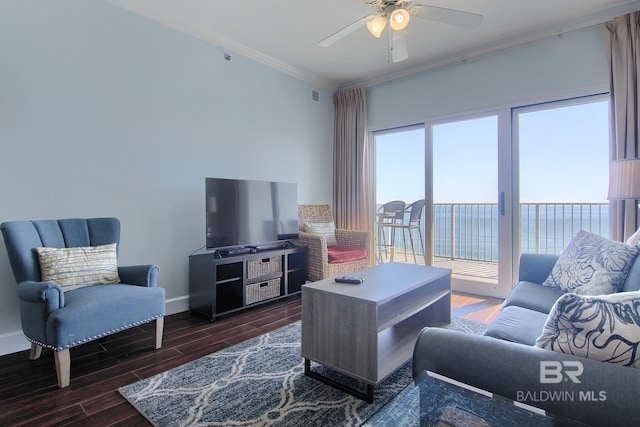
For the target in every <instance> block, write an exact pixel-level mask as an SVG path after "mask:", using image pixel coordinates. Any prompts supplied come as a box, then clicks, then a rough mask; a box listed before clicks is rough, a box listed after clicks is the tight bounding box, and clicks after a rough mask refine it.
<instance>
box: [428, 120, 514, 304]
mask: <svg viewBox="0 0 640 427" xmlns="http://www.w3.org/2000/svg"><path fill="white" fill-rule="evenodd" d="M492 116H495V117H496V119H497V127H498V129H497V133H498V140H497V144H498V146H497V147H496V149H497V153H498V159H497V161H498V188H496V189H495V191H496V193H497V197H496V200H498V204H499V211H500V213H499V215H498V281H497V283H483V282H482V281H480V280H471V279H464V278H459V277H452V280H451V285H452V289H453V290H455V291H459V292H464V293H471V294H476V295H484V296H490V297H497V298H504V297H506V296H507V295H508V294H509V292H510V291H511V287H512V284H513V265H514V264H513V257H512V253H513V250H512V249H513V238H512V235H511V231H512V230H513V221H514V218H513V214H514V210H513V202H512V200H513V196H512V195H513V191H514V187H513V183H512V176H513V173H512V163H511V160H512V147H511V111H510V109H508V108H503V109H498V110H484V111H479V112H476V113H466V114H456V115H451V116H447V117H444V118H439V119H437V120H429V121H426V122H425V192H426V194H425V200H426V202H427V205H426V207H425V215H426V218H425V223H426V224H429V225H430V226H429V227H426V229H425V246H426V247H425V258H426V262H427V265H432V264H433V256H434V252H433V247H434V234H435V233H434V229H433V224H434V218H433V206H434V192H433V191H434V190H433V161H434V159H433V127H434V126H437V125H442V124H449V123H455V122H462V121H467V120H473V119H480V118H486V117H492Z"/></svg>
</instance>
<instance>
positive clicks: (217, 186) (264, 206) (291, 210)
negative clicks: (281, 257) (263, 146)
mask: <svg viewBox="0 0 640 427" xmlns="http://www.w3.org/2000/svg"><path fill="white" fill-rule="evenodd" d="M205 187H206V215H207V219H206V227H207V249H222V248H240V247H243V248H249V247H258V248H259V247H266V246H271V245H274V244H277V243H284V242H285V241H288V240H291V239H296V238H297V237H298V185H297V184H295V183H290V182H270V181H252V180H243V179H226V178H206V179H205Z"/></svg>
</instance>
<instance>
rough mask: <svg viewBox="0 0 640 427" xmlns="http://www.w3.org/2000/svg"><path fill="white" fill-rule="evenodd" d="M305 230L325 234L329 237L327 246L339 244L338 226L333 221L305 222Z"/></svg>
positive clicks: (319, 234)
mask: <svg viewBox="0 0 640 427" xmlns="http://www.w3.org/2000/svg"><path fill="white" fill-rule="evenodd" d="M304 232H305V233H309V234H315V235H317V236H324V238H325V239H327V246H338V241H337V240H336V226H335V224H334V223H333V222H305V223H304Z"/></svg>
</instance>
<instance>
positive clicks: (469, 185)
mask: <svg viewBox="0 0 640 427" xmlns="http://www.w3.org/2000/svg"><path fill="white" fill-rule="evenodd" d="M498 118H499V116H498V114H491V115H481V116H476V117H470V118H464V119H456V120H449V121H444V122H434V123H431V124H430V140H429V141H428V145H429V149H428V150H427V152H430V153H431V159H430V160H431V161H430V170H431V171H432V174H431V176H432V185H431V188H430V190H431V194H430V197H429V200H430V202H431V212H432V218H431V222H432V227H431V230H430V236H429V238H428V239H427V240H428V241H430V242H431V243H432V246H431V250H430V255H431V260H432V265H434V266H440V267H446V268H450V269H451V271H452V281H453V287H454V289H456V290H459V291H464V292H471V293H476V294H484V295H493V296H502V294H503V293H504V292H503V291H502V290H501V289H499V276H500V266H501V259H500V258H501V251H500V247H501V245H509V240H508V239H501V237H502V236H503V233H502V232H501V227H502V228H505V227H504V222H505V221H504V219H505V218H506V212H505V195H506V192H505V191H504V189H503V190H502V191H501V189H500V186H499V181H500V177H499V171H500V167H499V161H500V152H501V148H500V137H499V120H498ZM505 149H506V150H507V151H508V150H509V148H508V147H506V148H504V149H503V150H505ZM506 229H508V228H506ZM505 265H508V262H507V263H506V264H505ZM506 274H509V273H508V272H507V273H506Z"/></svg>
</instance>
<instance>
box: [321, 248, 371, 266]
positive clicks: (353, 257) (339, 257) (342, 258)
mask: <svg viewBox="0 0 640 427" xmlns="http://www.w3.org/2000/svg"><path fill="white" fill-rule="evenodd" d="M327 256H328V258H329V264H340V263H343V262H350V261H358V260H361V259H365V258H367V250H366V249H365V248H359V247H356V246H331V247H328V248H327Z"/></svg>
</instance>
